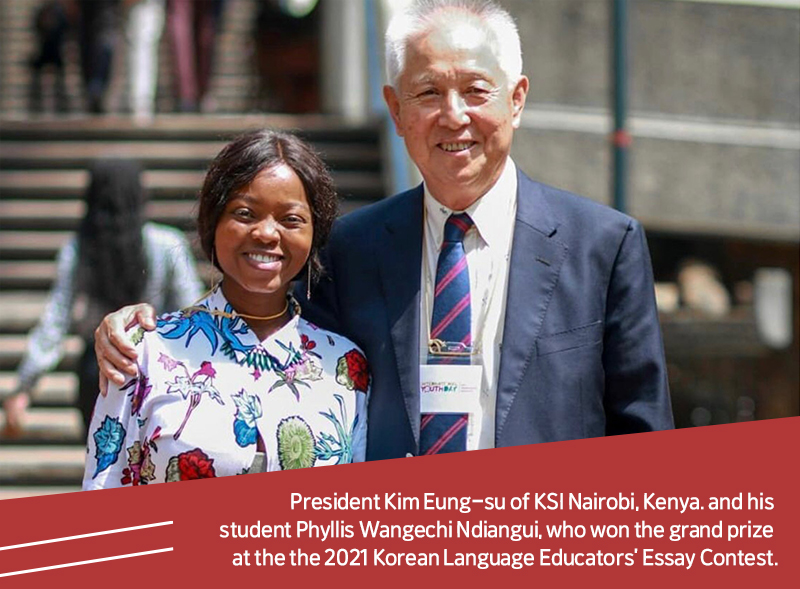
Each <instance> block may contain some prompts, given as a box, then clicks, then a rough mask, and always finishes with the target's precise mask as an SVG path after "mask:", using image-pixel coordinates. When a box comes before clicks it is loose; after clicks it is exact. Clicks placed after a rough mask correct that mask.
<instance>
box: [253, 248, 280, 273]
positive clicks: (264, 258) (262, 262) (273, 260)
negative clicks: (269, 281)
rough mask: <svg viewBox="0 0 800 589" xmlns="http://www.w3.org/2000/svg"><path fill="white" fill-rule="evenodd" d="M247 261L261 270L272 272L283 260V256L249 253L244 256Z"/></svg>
mask: <svg viewBox="0 0 800 589" xmlns="http://www.w3.org/2000/svg"><path fill="white" fill-rule="evenodd" d="M246 256H247V259H248V260H249V261H251V262H253V264H254V265H255V266H256V267H258V268H260V269H262V270H272V269H274V268H276V267H277V266H278V264H279V263H280V261H281V260H283V256H279V255H276V254H259V253H255V252H249V253H247V254H246Z"/></svg>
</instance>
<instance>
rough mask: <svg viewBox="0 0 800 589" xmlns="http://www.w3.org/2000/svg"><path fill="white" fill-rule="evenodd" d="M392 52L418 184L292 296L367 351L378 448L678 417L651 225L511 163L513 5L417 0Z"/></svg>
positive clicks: (336, 238) (585, 430) (347, 220)
mask: <svg viewBox="0 0 800 589" xmlns="http://www.w3.org/2000/svg"><path fill="white" fill-rule="evenodd" d="M386 46H387V70H388V80H389V85H387V86H386V87H385V88H384V98H385V100H386V103H387V105H388V107H389V111H390V113H391V116H392V118H393V120H394V123H395V126H396V130H397V133H398V134H399V135H400V136H402V137H403V138H404V140H405V143H406V147H407V149H408V153H409V155H410V156H411V158H412V159H413V160H414V163H415V164H416V165H417V167H418V168H419V170H420V172H421V173H422V177H423V179H424V183H423V185H421V186H419V187H417V188H414V189H412V190H410V191H408V192H405V193H403V194H399V195H396V196H394V197H392V198H389V199H386V200H384V201H381V202H379V203H376V204H375V205H372V206H369V207H365V208H363V209H361V210H358V211H356V212H354V213H352V214H350V215H347V216H346V217H344V218H342V219H341V220H340V221H339V222H338V224H337V225H336V226H335V227H334V230H333V233H332V235H331V240H330V243H329V246H328V249H327V252H326V259H325V265H326V268H327V271H328V277H327V279H323V281H322V282H321V283H320V285H319V286H317V287H316V288H315V289H314V290H313V291H312V297H311V301H310V302H309V301H305V300H301V303H302V305H303V312H304V315H305V316H307V317H308V318H309V319H310V320H311V321H314V322H317V323H320V324H321V325H323V326H324V327H329V328H331V329H337V330H339V331H340V332H342V333H344V334H345V335H347V336H349V337H350V338H352V339H353V340H354V341H355V342H357V343H358V344H359V345H360V346H361V347H362V348H363V349H364V351H365V352H366V354H367V357H368V358H369V361H370V364H371V368H372V377H373V382H372V395H371V398H370V401H369V434H368V444H367V458H368V459H372V460H376V459H383V458H394V457H402V456H412V455H418V454H435V453H441V452H449V451H458V450H464V449H478V448H493V447H502V446H514V445H520V444H530V443H537V442H551V441H557V440H569V439H577V438H588V437H596V436H603V435H613V434H623V433H633V432H643V431H650V430H658V429H668V428H671V427H672V426H673V422H672V413H671V408H670V400H669V391H668V385H667V375H666V368H665V363H664V355H663V347H662V342H661V335H660V330H659V325H658V317H657V313H656V306H655V300H654V293H653V279H652V270H651V267H650V260H649V256H648V253H647V247H646V243H645V238H644V233H643V231H642V229H641V227H640V226H639V224H638V223H637V222H636V221H634V220H633V219H631V218H629V217H627V216H625V215H623V214H621V213H618V212H616V211H614V210H612V209H609V208H607V207H604V206H601V205H599V204H596V203H593V202H592V201H589V200H586V199H584V198H581V197H578V196H575V195H573V194H570V193H567V192H564V191H561V190H557V189H555V188H552V187H549V186H545V185H543V184H539V183H537V182H534V181H533V180H531V179H530V178H528V177H527V176H526V175H525V174H523V173H522V172H520V171H518V170H517V169H516V166H515V165H514V162H513V161H512V160H511V159H510V157H509V153H510V149H511V141H512V137H513V134H514V129H516V128H517V127H518V126H519V122H520V117H521V114H522V110H523V108H524V106H525V99H526V95H527V92H528V79H527V78H526V77H525V76H523V75H522V73H521V70H522V58H521V51H520V42H519V35H518V33H517V30H516V26H515V24H514V22H513V20H512V18H511V17H510V16H509V15H508V13H507V12H505V11H504V10H503V9H501V8H500V7H499V6H497V5H495V4H493V3H490V2H485V1H484V2H469V1H465V0H460V1H459V0H439V1H426V2H420V3H415V4H412V5H411V6H410V7H409V8H408V9H407V10H406V11H404V12H403V13H401V14H399V15H397V16H395V17H394V18H393V20H392V22H391V24H390V26H389V29H388V31H387V41H386ZM303 290H305V287H304V288H302V289H298V293H297V294H298V297H299V298H301V299H305V297H304V293H302V292H299V291H303ZM143 321H144V322H145V323H152V321H151V319H150V318H149V317H144V318H143ZM109 324H110V322H108V321H107V322H106V327H107V326H108V325H109ZM117 324H119V321H117ZM106 327H103V326H101V328H100V329H99V330H98V342H99V352H100V354H99V355H101V356H102V355H104V354H105V352H106V351H107V350H108V347H109V344H108V343H107V342H108V339H107V337H106V332H107V329H106ZM116 339H119V338H116ZM123 348H124V344H123ZM109 356H110V357H112V358H113V357H114V352H109ZM117 357H118V356H117ZM467 364H468V365H467ZM107 366H108V365H107V364H106V367H107ZM105 371H106V372H107V374H109V375H110V376H115V377H116V378H119V376H121V375H118V374H115V373H114V372H113V371H112V370H108V368H106V370H105ZM443 383H444V384H443ZM443 391H446V392H443ZM451 393H452V394H451Z"/></svg>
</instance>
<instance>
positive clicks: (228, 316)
mask: <svg viewBox="0 0 800 589" xmlns="http://www.w3.org/2000/svg"><path fill="white" fill-rule="evenodd" d="M288 310H289V299H286V304H285V305H284V306H283V309H282V310H281V312H280V313H276V314H275V315H266V316H264V317H259V316H258V315H245V314H244V313H228V312H227V311H217V310H211V309H208V308H206V307H197V306H191V307H186V308H185V309H184V311H189V312H197V311H200V312H203V313H208V314H209V315H216V316H219V317H225V318H226V319H236V318H237V317H241V318H242V319H255V320H256V321H271V320H273V319H277V318H278V317H280V316H281V315H283V314H284V313H286V311H288Z"/></svg>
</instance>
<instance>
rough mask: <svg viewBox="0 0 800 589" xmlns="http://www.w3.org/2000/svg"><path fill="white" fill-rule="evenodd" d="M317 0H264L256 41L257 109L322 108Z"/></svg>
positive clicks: (302, 110)
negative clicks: (320, 98)
mask: <svg viewBox="0 0 800 589" xmlns="http://www.w3.org/2000/svg"><path fill="white" fill-rule="evenodd" d="M317 6H318V0H261V2H259V4H258V14H257V16H256V27H255V45H256V68H257V70H258V84H259V86H258V98H257V100H258V102H257V106H258V108H259V110H265V111H272V112H286V113H309V112H317V111H319V109H320V100H319V61H320V60H319V42H318V40H319V37H320V10H318V8H317Z"/></svg>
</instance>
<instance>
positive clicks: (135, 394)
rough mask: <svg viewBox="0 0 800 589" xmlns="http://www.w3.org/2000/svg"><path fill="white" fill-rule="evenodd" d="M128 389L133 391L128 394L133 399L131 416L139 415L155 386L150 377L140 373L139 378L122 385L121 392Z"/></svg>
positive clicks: (136, 377)
mask: <svg viewBox="0 0 800 589" xmlns="http://www.w3.org/2000/svg"><path fill="white" fill-rule="evenodd" d="M162 356H163V354H162ZM128 389H132V390H131V391H130V392H129V393H128V396H129V397H130V398H131V415H139V412H140V411H141V410H142V405H143V404H144V400H145V399H147V396H148V395H149V394H150V391H151V390H153V386H152V385H151V384H150V380H149V379H148V377H147V376H146V375H144V374H142V373H141V372H140V373H139V375H138V376H135V377H133V378H132V379H130V380H129V381H128V382H126V383H125V384H124V385H122V386H121V387H120V389H119V390H120V391H127V390H128Z"/></svg>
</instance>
